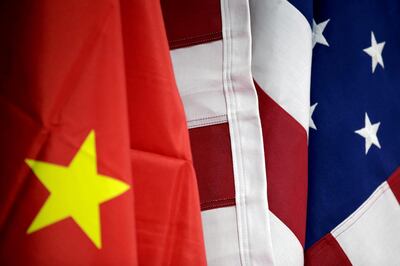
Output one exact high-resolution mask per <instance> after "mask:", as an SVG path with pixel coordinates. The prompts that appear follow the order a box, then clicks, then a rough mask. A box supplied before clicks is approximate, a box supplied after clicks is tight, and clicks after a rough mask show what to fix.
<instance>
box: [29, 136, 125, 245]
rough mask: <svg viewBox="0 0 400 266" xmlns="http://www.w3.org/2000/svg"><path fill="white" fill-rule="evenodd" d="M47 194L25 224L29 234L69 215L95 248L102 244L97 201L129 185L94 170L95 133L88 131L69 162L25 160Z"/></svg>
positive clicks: (102, 200) (95, 168)
mask: <svg viewBox="0 0 400 266" xmlns="http://www.w3.org/2000/svg"><path fill="white" fill-rule="evenodd" d="M25 161H26V163H27V164H28V165H29V166H30V167H31V168H32V171H33V172H34V173H35V175H36V176H37V177H38V179H39V180H40V182H42V184H43V185H44V186H45V187H46V188H47V190H49V192H50V196H49V197H48V198H47V200H46V202H45V203H44V205H43V206H42V208H41V209H40V211H39V213H38V214H37V215H36V217H35V219H34V220H33V222H32V224H31V225H30V226H29V228H28V234H30V233H33V232H36V231H38V230H40V229H42V228H44V227H46V226H49V225H51V224H54V223H56V222H58V221H61V220H64V219H66V218H68V217H71V218H72V219H73V220H74V221H75V222H76V223H77V225H78V226H79V227H80V228H81V229H82V230H83V232H84V233H85V234H86V235H87V236H88V237H89V238H90V240H91V241H92V242H93V243H94V244H95V245H96V247H97V248H101V225H100V207H99V205H100V204H101V203H103V202H105V201H107V200H110V199H112V198H115V197H117V196H119V195H121V194H122V193H124V192H125V191H127V190H128V189H129V185H127V184H125V183H123V182H121V181H118V180H116V179H113V178H111V177H108V176H104V175H100V174H98V173H97V165H96V146H95V134H94V131H91V132H90V133H89V135H88V136H87V137H86V139H85V141H84V142H83V144H82V146H81V147H80V148H79V150H78V152H77V153H76V154H75V157H74V158H73V159H72V161H71V163H70V164H69V166H67V167H65V166H62V165H57V164H52V163H46V162H41V161H35V160H29V159H27V160H25Z"/></svg>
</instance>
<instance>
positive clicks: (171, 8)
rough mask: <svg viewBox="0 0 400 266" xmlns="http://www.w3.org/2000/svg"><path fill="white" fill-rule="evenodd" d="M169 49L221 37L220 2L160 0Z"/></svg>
mask: <svg viewBox="0 0 400 266" xmlns="http://www.w3.org/2000/svg"><path fill="white" fill-rule="evenodd" d="M161 4H162V10H163V14H164V21H165V27H166V30H167V35H168V40H169V45H170V48H171V49H175V48H180V47H185V46H190V45H195V44H199V43H205V42H210V41H215V40H220V39H222V22H221V4H220V2H219V1H216V0H202V1H187V0H161Z"/></svg>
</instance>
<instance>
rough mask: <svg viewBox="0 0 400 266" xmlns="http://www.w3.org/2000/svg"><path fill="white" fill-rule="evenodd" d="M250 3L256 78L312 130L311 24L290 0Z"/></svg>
mask: <svg viewBox="0 0 400 266" xmlns="http://www.w3.org/2000/svg"><path fill="white" fill-rule="evenodd" d="M250 4H251V8H250V12H251V31H252V34H253V62H252V72H253V76H254V79H255V80H256V82H257V83H258V84H259V85H260V87H261V88H262V89H263V90H264V91H265V92H266V93H267V94H268V95H269V96H270V97H271V98H272V99H273V100H274V101H275V102H277V103H278V104H279V105H280V106H281V107H282V108H284V109H285V110H286V112H288V113H289V114H290V115H291V116H292V117H294V118H295V119H296V120H297V121H298V122H299V123H300V124H301V125H302V126H303V127H304V129H305V130H306V131H307V132H308V126H309V108H310V77H311V55H312V31H311V27H310V25H309V23H308V22H307V20H306V18H305V17H304V16H303V15H302V14H301V12H300V11H298V10H297V9H296V8H295V7H294V6H292V5H291V4H290V3H289V2H288V1H286V0H250Z"/></svg>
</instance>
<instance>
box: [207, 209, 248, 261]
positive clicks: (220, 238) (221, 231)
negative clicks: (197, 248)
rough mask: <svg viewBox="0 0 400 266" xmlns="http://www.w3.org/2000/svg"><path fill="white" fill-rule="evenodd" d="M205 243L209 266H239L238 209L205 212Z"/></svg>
mask: <svg viewBox="0 0 400 266" xmlns="http://www.w3.org/2000/svg"><path fill="white" fill-rule="evenodd" d="M201 217H202V220H203V233H204V242H205V245H206V255H207V264H208V265H209V266H214V265H215V266H239V265H241V264H240V256H239V237H238V231H237V223H236V208H235V206H233V207H225V208H219V209H214V210H208V211H203V212H202V213H201Z"/></svg>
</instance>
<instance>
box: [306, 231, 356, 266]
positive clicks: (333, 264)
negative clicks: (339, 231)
mask: <svg viewBox="0 0 400 266" xmlns="http://www.w3.org/2000/svg"><path fill="white" fill-rule="evenodd" d="M305 265H307V266H314V265H315V266H320V265H324V266H338V265H340V266H347V265H352V264H351V262H350V260H349V258H348V257H347V256H346V254H345V253H344V251H343V249H342V248H341V247H340V245H339V243H338V242H337V241H336V239H335V238H334V237H333V236H332V235H331V234H330V233H329V234H327V235H325V236H324V237H323V238H321V239H320V240H319V241H318V242H316V243H315V244H314V245H312V246H311V247H310V248H309V249H308V250H307V251H306V254H305Z"/></svg>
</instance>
